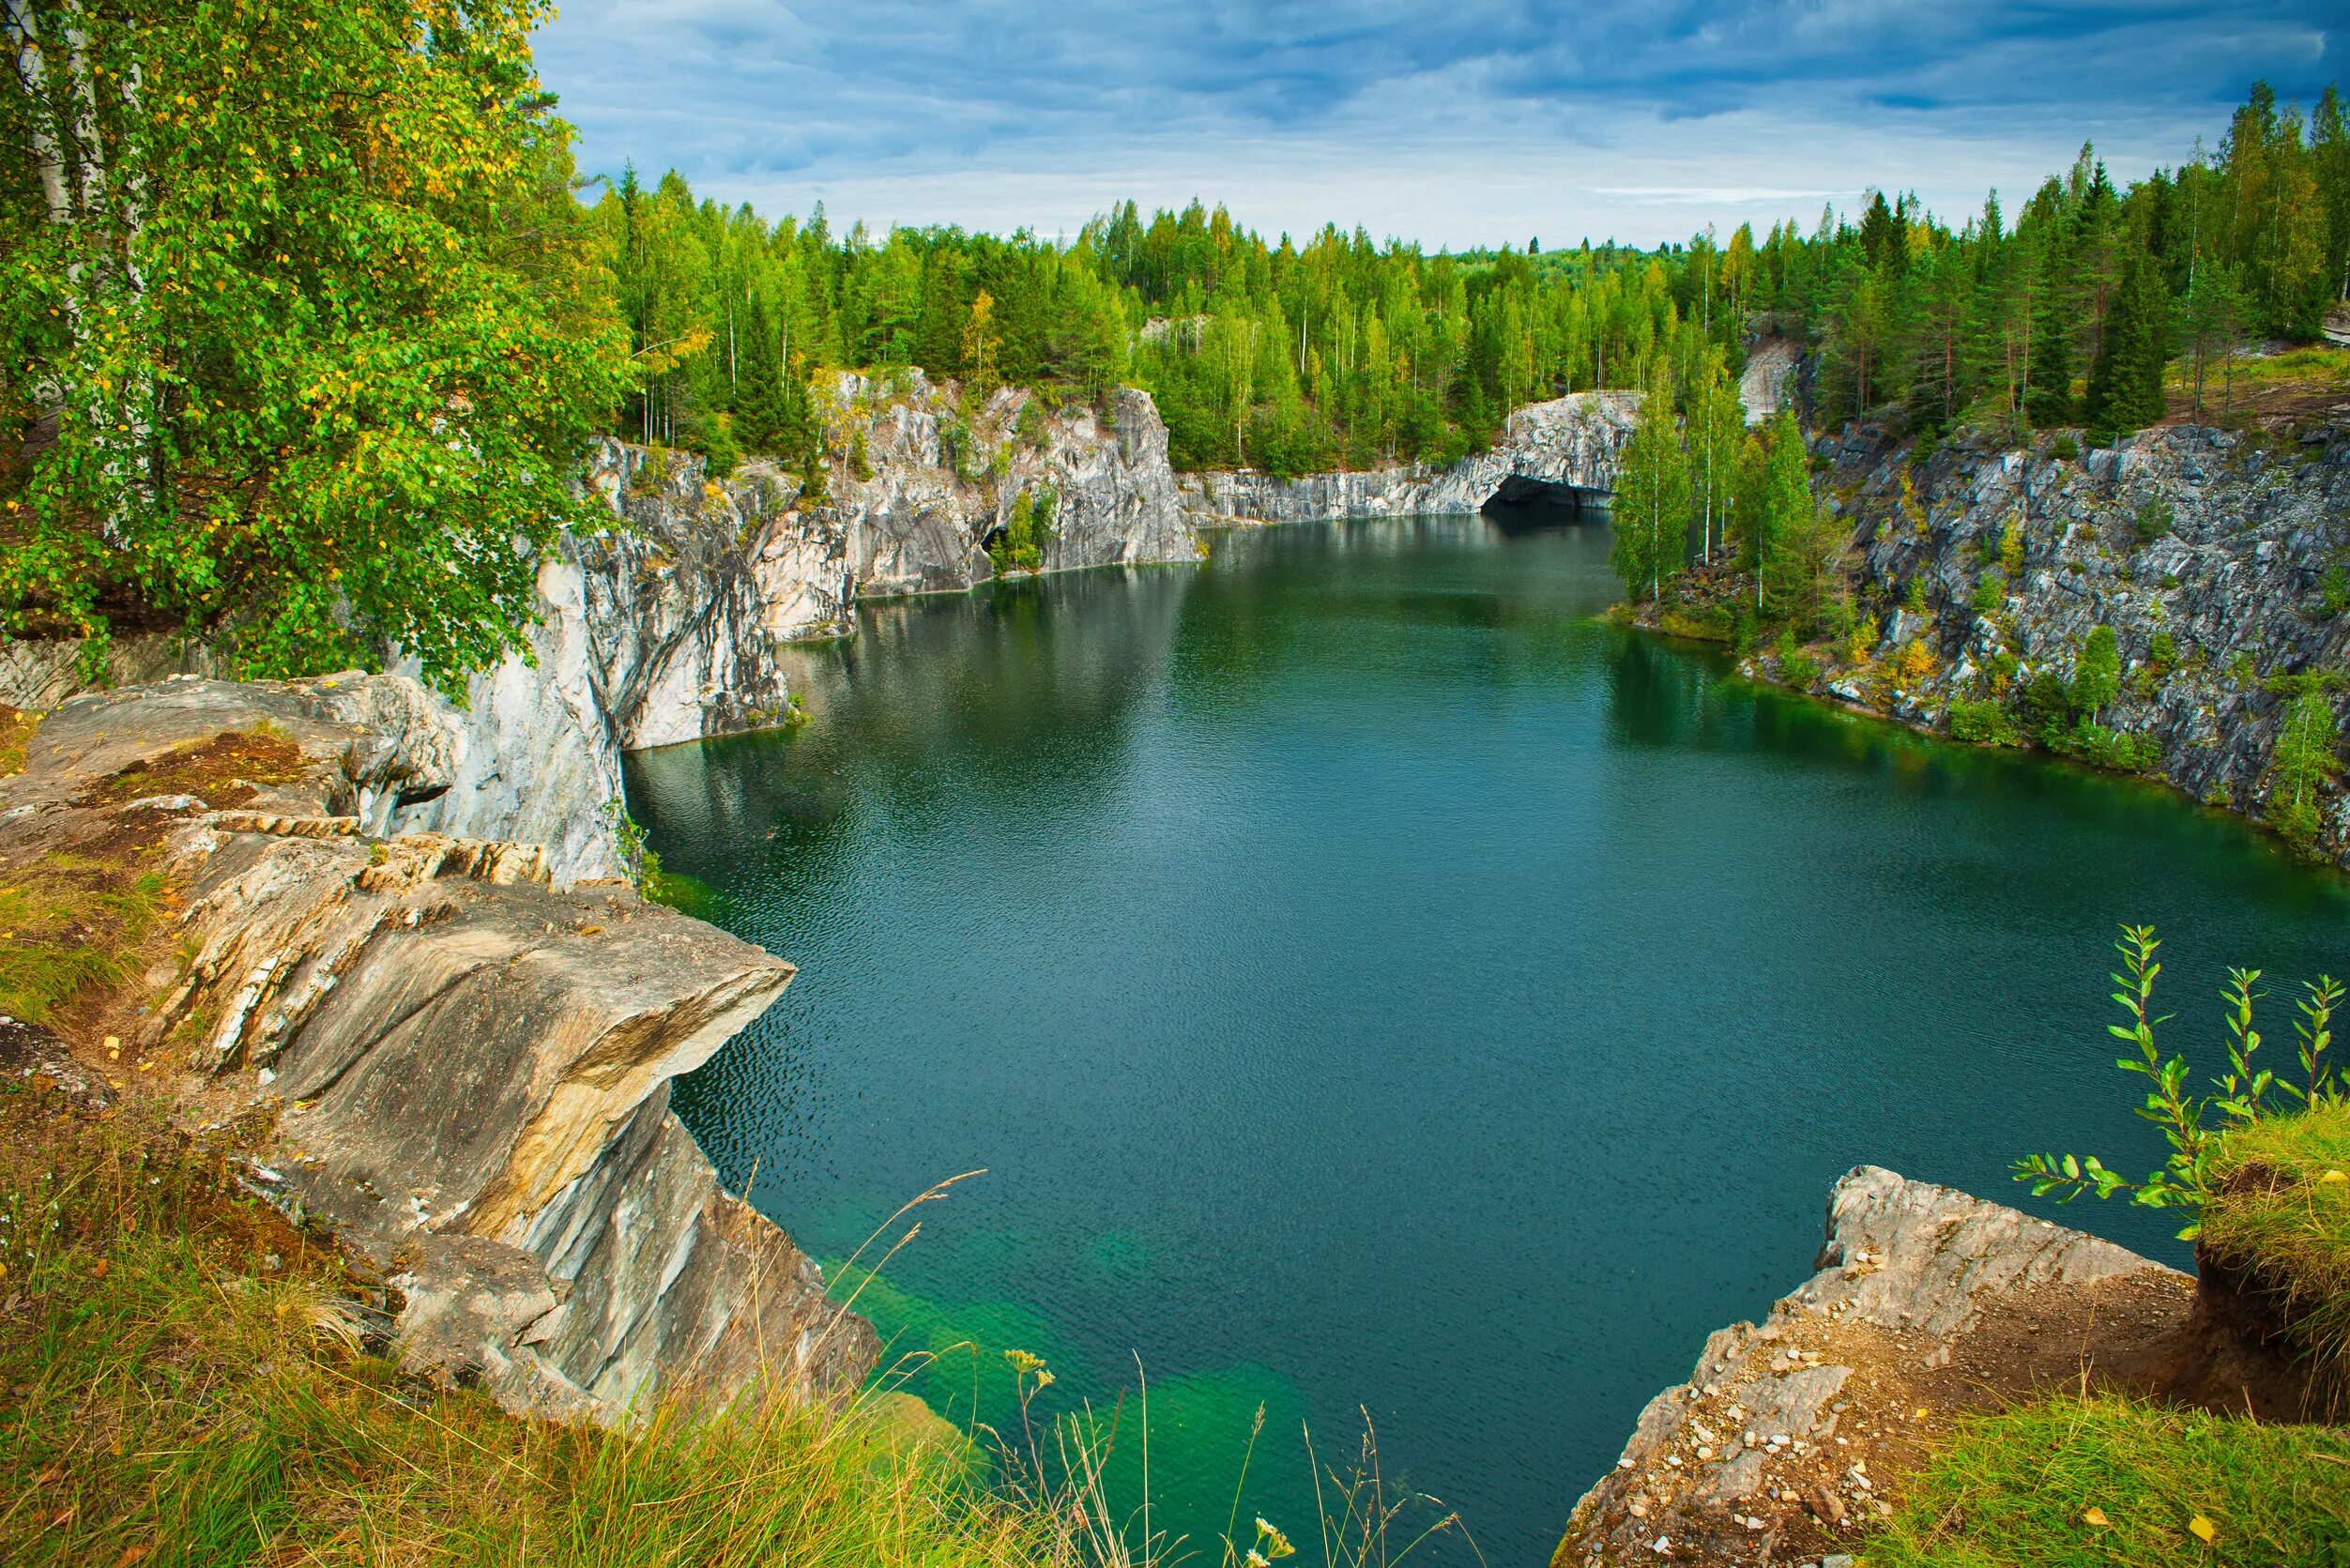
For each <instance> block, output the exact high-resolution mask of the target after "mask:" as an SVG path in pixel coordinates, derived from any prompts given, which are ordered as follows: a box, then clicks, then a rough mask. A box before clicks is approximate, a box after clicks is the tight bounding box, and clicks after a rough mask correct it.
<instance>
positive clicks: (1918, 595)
mask: <svg viewBox="0 0 2350 1568" xmlns="http://www.w3.org/2000/svg"><path fill="white" fill-rule="evenodd" d="M1902 603H1903V605H1904V606H1905V607H1906V608H1908V609H1911V610H1914V611H1915V612H1917V613H1918V614H1919V615H1921V616H1922V615H1924V614H1925V613H1926V574H1925V573H1924V572H1922V571H1921V572H1919V573H1918V574H1917V575H1916V576H1915V577H1912V578H1911V579H1910V580H1909V593H1908V595H1907V597H1906V598H1905V599H1904V600H1903V601H1902Z"/></svg>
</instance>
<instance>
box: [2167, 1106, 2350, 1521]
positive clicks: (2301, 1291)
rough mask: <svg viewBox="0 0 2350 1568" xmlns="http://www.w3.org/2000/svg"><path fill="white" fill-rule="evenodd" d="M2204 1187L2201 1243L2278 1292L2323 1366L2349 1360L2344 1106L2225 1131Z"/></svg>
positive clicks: (2349, 1226) (2348, 1114) (2348, 1149)
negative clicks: (2209, 1191) (2207, 1189)
mask: <svg viewBox="0 0 2350 1568" xmlns="http://www.w3.org/2000/svg"><path fill="white" fill-rule="evenodd" d="M2212 1184H2213V1188H2214V1193H2213V1195H2212V1197H2211V1198H2210V1200H2209V1201H2207V1202H2206V1203H2205V1206H2204V1215H2203V1232H2202V1241H2203V1244H2204V1245H2205V1247H2207V1248H2209V1249H2210V1250H2211V1251H2212V1252H2213V1253H2214V1254H2215V1255H2217V1256H2220V1258H2223V1259H2225V1260H2227V1261H2228V1262H2229V1263H2231V1264H2232V1265H2234V1266H2236V1267H2238V1268H2244V1269H2248V1270H2251V1271H2255V1272H2256V1273H2257V1274H2258V1276H2259V1277H2260V1278H2261V1279H2262V1280H2263V1281H2264V1282H2266V1283H2267V1284H2270V1285H2272V1286H2277V1287H2280V1288H2281V1290H2282V1291H2283V1293H2284V1296H2285V1301H2284V1302H2283V1306H2284V1312H2285V1317H2286V1319H2287V1323H2288V1326H2289V1328H2290V1330H2291V1332H2292V1333H2293V1335H2294V1337H2295V1338H2297V1339H2298V1340H2299V1341H2300V1342H2301V1343H2302V1344H2303V1345H2304V1346H2306V1347H2308V1349H2309V1350H2310V1351H2311V1352H2312V1353H2313V1354H2314V1355H2315V1356H2317V1357H2318V1358H2319V1360H2320V1361H2321V1362H2322V1363H2327V1364H2330V1365H2331V1366H2332V1367H2335V1368H2337V1369H2339V1368H2341V1367H2342V1366H2344V1365H2346V1364H2350V1103H2344V1102H2334V1103H2327V1102H2325V1101H2320V1102H2319V1103H2318V1104H2316V1105H2314V1106H2312V1108H2311V1109H2309V1110H2307V1111H2304V1112H2298V1113H2296V1114H2294V1115H2291V1116H2279V1117H2268V1118H2264V1119H2261V1120H2259V1121H2255V1122H2251V1123H2250V1124H2249V1125H2246V1126H2243V1127H2240V1128H2237V1129H2236V1130H2235V1131H2233V1132H2231V1133H2229V1134H2227V1136H2226V1137H2225V1138H2224V1139H2223V1140H2222V1141H2221V1142H2220V1149H2219V1152H2218V1154H2217V1155H2216V1156H2215V1158H2214V1162H2213V1168H2212ZM2343 1481H2344V1484H2345V1485H2350V1476H2345V1477H2344V1478H2343Z"/></svg>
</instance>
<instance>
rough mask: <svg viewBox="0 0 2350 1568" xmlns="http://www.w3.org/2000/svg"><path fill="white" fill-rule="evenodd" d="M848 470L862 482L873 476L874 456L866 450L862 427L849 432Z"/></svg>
mask: <svg viewBox="0 0 2350 1568" xmlns="http://www.w3.org/2000/svg"><path fill="white" fill-rule="evenodd" d="M848 471H849V473H850V474H851V475H852V476H854V477H855V479H856V480H857V482H858V483H860V484H862V483H864V482H866V481H867V480H871V479H872V478H873V458H872V456H871V454H869V453H868V452H867V451H866V450H865V433H864V430H863V429H862V427H860V428H858V429H856V430H852V431H850V432H849V433H848Z"/></svg>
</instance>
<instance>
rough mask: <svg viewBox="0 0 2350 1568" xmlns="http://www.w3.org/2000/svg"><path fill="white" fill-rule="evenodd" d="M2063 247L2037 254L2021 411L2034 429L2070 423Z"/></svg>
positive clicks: (2069, 313) (2055, 244)
mask: <svg viewBox="0 0 2350 1568" xmlns="http://www.w3.org/2000/svg"><path fill="white" fill-rule="evenodd" d="M2066 260H2067V258H2066V255H2065V251H2064V247H2063V245H2062V243H2061V242H2059V241H2057V240H2055V239H2051V240H2050V241H2049V242H2048V244H2047V246H2046V248H2045V249H2044V250H2043V251H2041V253H2040V258H2039V263H2038V267H2039V278H2038V295H2039V297H2038V299H2037V301H2036V302H2035V303H2034V307H2033V320H2032V365H2031V374H2030V379H2029V381H2028V382H2027V384H2026V386H2025V389H2024V399H2023V408H2024V412H2025V413H2026V414H2027V415H2028V416H2029V417H2030V418H2031V420H2032V422H2033V423H2034V424H2036V425H2067V424H2070V423H2071V422H2072V324H2073V312H2072V310H2071V308H2070V306H2069V304H2068V301H2067V295H2068V292H2069V291H2068V288H2067V286H2066V284H2067V282H2068V279H2067V266H2066Z"/></svg>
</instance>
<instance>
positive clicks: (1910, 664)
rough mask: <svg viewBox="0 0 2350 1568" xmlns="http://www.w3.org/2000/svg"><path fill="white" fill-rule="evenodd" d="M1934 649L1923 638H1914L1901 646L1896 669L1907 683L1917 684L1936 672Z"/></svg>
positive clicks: (1895, 665)
mask: <svg viewBox="0 0 2350 1568" xmlns="http://www.w3.org/2000/svg"><path fill="white" fill-rule="evenodd" d="M1934 662H1935V661H1934V651H1933V649H1931V648H1930V647H1927V646H1926V645H1925V643H1924V642H1923V641H1922V640H1912V641H1911V642H1909V643H1908V644H1906V645H1904V646H1903V647H1902V648H1901V653H1900V658H1899V659H1898V660H1896V661H1895V662H1894V666H1893V667H1894V670H1895V672H1896V673H1897V674H1898V675H1899V676H1900V678H1901V680H1902V682H1903V683H1904V684H1905V685H1910V686H1915V685H1916V684H1918V683H1919V682H1920V681H1923V680H1924V679H1926V677H1929V676H1930V675H1932V674H1933V673H1934Z"/></svg>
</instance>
